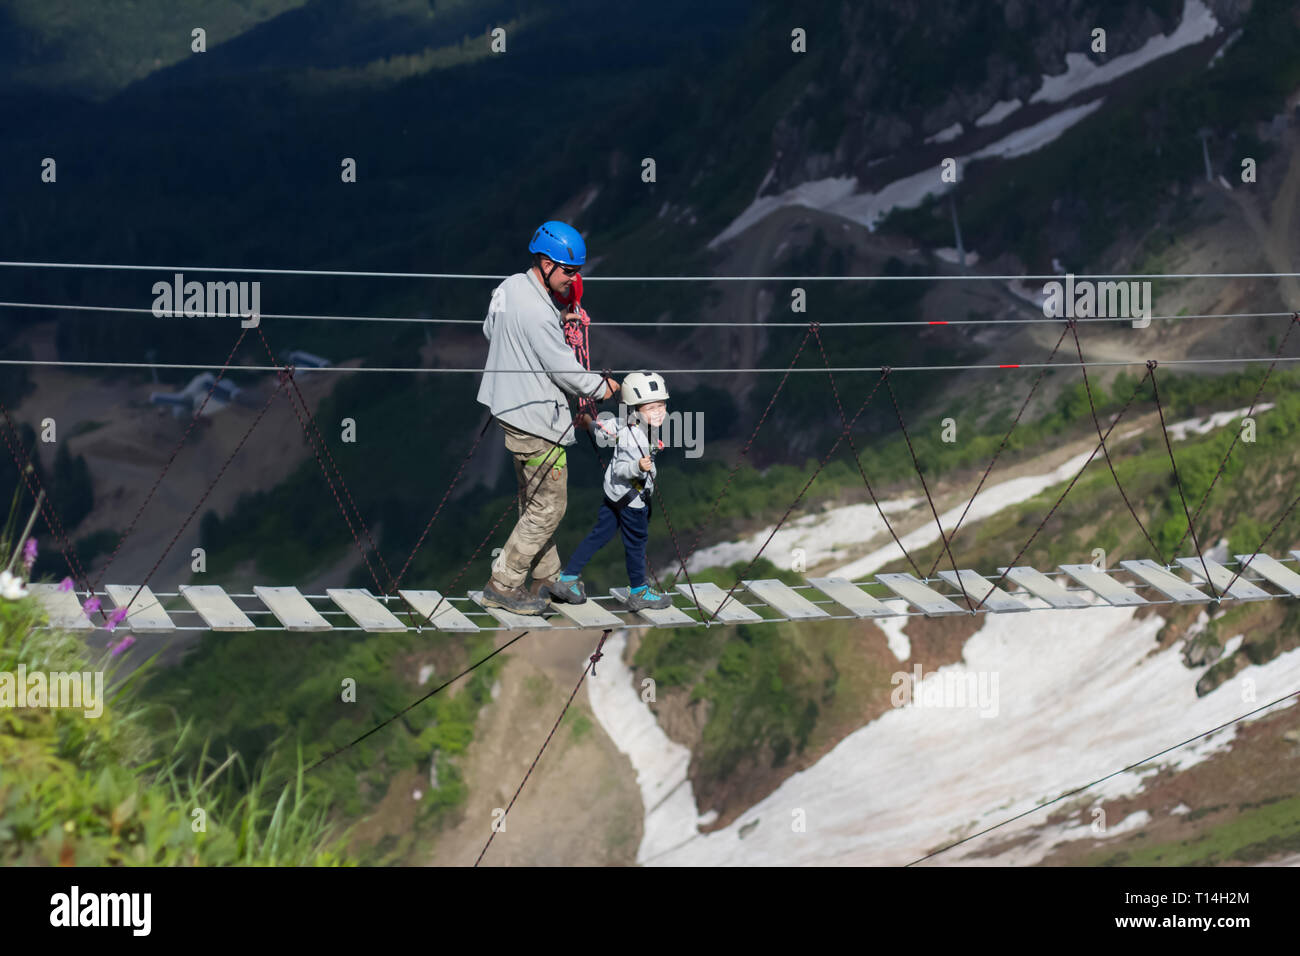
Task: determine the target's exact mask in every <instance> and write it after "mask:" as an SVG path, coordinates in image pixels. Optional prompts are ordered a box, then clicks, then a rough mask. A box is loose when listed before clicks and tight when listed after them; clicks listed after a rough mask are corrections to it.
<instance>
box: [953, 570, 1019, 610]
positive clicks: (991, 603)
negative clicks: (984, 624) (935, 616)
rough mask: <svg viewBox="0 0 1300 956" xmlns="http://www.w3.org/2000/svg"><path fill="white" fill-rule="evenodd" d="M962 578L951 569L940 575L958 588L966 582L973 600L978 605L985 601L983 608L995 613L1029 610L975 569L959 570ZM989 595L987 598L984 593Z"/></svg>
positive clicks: (967, 589)
mask: <svg viewBox="0 0 1300 956" xmlns="http://www.w3.org/2000/svg"><path fill="white" fill-rule="evenodd" d="M959 573H960V574H961V577H960V579H959V578H958V577H957V575H956V574H954V573H953V572H951V571H940V572H939V577H941V578H943V579H944V580H945V581H947V582H948V583H949V584H951V585H952V586H953V587H955V588H957V589H958V590H960V589H961V586H962V585H963V584H964V585H965V586H966V593H967V594H968V595H970V597H971V600H973V601H975V602H976V604H977V606H978V605H979V602H980V601H983V602H984V604H983V607H982V609H983V610H987V611H993V612H995V613H999V614H1001V613H1006V612H1008V611H1028V610H1029V605H1027V604H1023V603H1021V602H1020V601H1017V600H1016V599H1015V598H1013V597H1012V596H1011V595H1010V594H1008V593H1007V592H1006V591H1004V590H1002V589H1001V588H1000V587H997V586H996V585H995V584H994V583H993V582H992V581H990V580H988V579H987V578H984V577H982V576H981V575H979V574H976V573H975V572H974V571H968V570H966V569H965V568H962V570H961V571H960V572H959ZM986 594H987V595H988V598H987V599H985V597H984V595H986Z"/></svg>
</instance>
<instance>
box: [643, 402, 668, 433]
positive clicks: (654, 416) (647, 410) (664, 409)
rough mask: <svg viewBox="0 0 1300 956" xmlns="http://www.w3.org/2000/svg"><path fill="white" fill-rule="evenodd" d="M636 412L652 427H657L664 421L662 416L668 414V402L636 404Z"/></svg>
mask: <svg viewBox="0 0 1300 956" xmlns="http://www.w3.org/2000/svg"><path fill="white" fill-rule="evenodd" d="M637 412H638V413H640V415H641V417H642V418H644V419H645V420H646V421H647V422H649V423H650V426H651V427H652V428H658V427H659V426H660V425H662V424H663V423H664V417H665V416H666V415H667V414H668V403H667V402H646V403H645V404H644V405H638V406H637Z"/></svg>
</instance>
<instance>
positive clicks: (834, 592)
mask: <svg viewBox="0 0 1300 956" xmlns="http://www.w3.org/2000/svg"><path fill="white" fill-rule="evenodd" d="M808 583H809V584H811V585H812V586H813V587H815V588H816V589H817V590H819V591H821V592H822V593H823V594H825V595H826V596H827V597H828V598H830V599H831V600H832V601H834V602H835V603H836V604H839V605H840V606H841V607H843V608H844V609H845V610H847V611H851V612H853V613H854V614H856V615H857V616H858V617H899V616H901V615H902V613H903V612H901V611H895V610H894V609H893V608H891V607H890V606H889V605H888V604H883V603H881V602H880V601H879V600H877V599H876V598H874V597H872V596H871V595H870V594H868V593H867V592H866V591H864V590H862V588H860V587H858V586H857V585H856V584H854V583H853V582H852V581H850V580H849V579H848V578H809V579H808Z"/></svg>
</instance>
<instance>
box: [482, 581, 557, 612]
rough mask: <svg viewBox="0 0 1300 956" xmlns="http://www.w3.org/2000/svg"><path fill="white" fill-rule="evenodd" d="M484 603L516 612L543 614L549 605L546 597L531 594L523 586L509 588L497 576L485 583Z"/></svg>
mask: <svg viewBox="0 0 1300 956" xmlns="http://www.w3.org/2000/svg"><path fill="white" fill-rule="evenodd" d="M483 603H484V604H486V605H489V606H491V607H499V608H503V609H504V610H507V611H514V612H515V613H516V614H541V613H542V612H543V611H545V610H546V608H547V607H548V604H547V602H546V599H545V598H544V597H537V596H536V595H533V594H529V593H528V592H527V591H525V590H524V589H523V588H508V587H506V586H505V585H504V584H502V583H501V582H500V581H498V580H497V579H496V578H492V579H491V580H489V581H488V583H487V584H485V585H483Z"/></svg>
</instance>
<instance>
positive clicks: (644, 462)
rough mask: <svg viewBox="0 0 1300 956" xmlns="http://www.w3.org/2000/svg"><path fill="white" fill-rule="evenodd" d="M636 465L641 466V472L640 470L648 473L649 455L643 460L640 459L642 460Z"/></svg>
mask: <svg viewBox="0 0 1300 956" xmlns="http://www.w3.org/2000/svg"><path fill="white" fill-rule="evenodd" d="M638 464H639V465H640V466H641V470H642V471H649V470H650V456H649V455H646V456H645V457H644V458H642V459H641V460H640V461H639V462H638Z"/></svg>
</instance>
